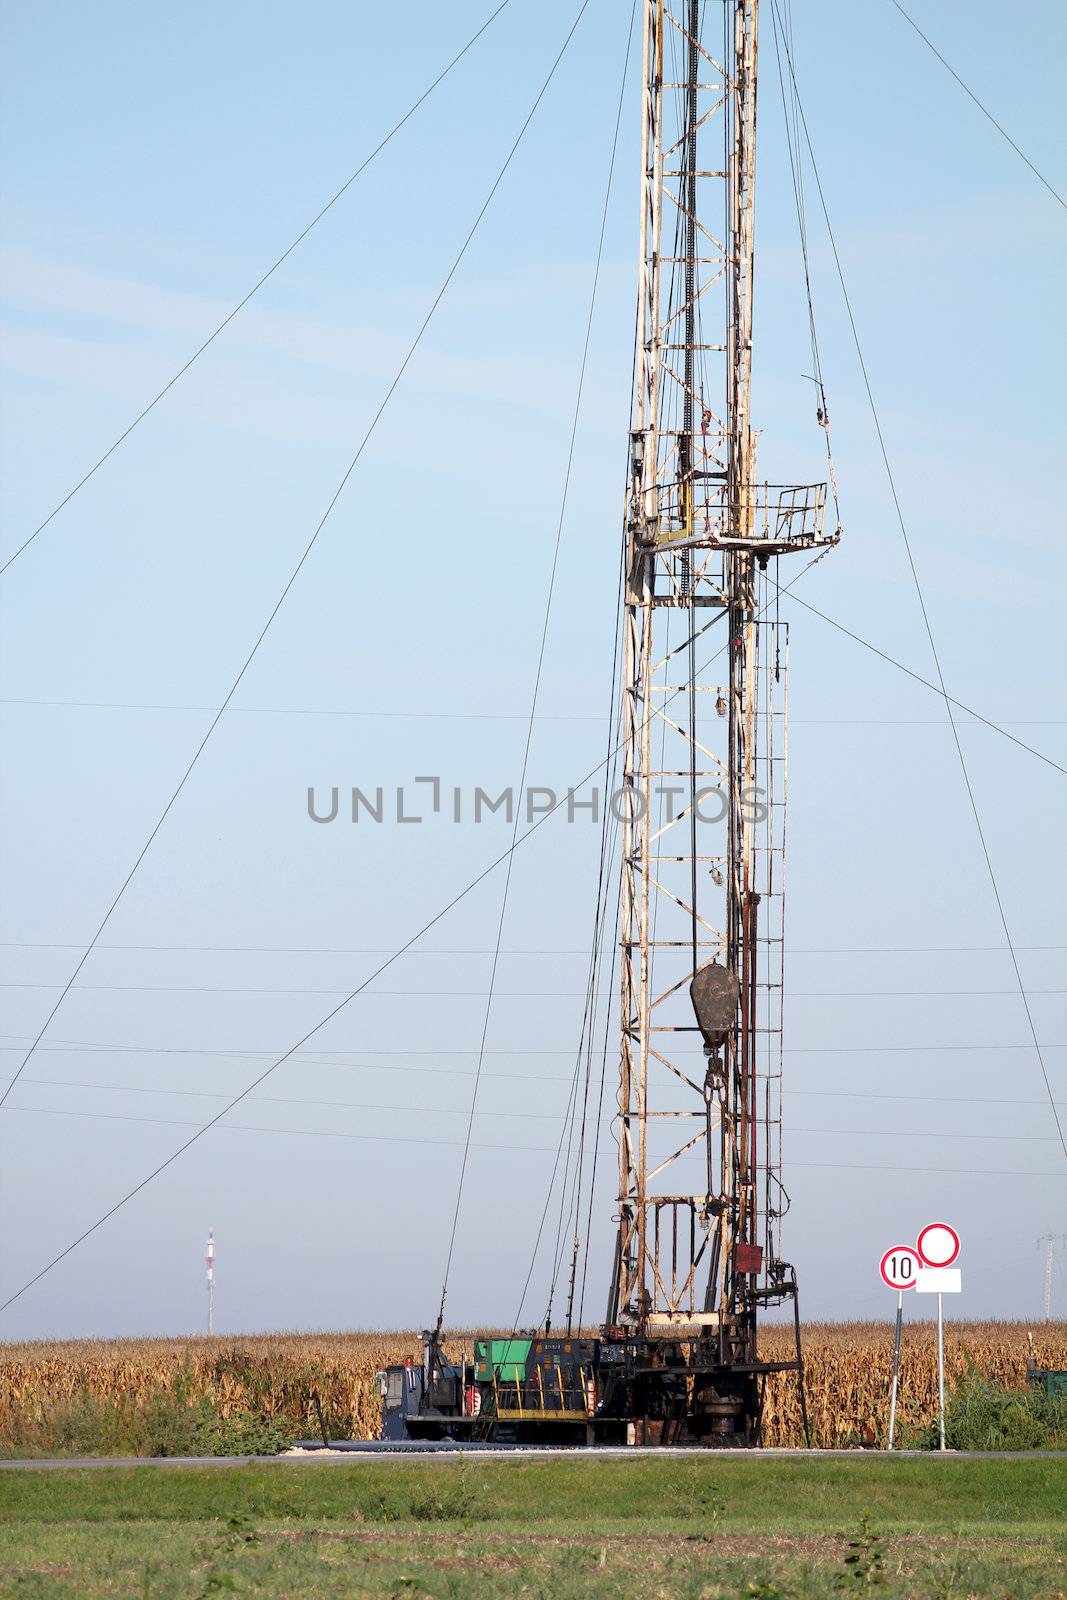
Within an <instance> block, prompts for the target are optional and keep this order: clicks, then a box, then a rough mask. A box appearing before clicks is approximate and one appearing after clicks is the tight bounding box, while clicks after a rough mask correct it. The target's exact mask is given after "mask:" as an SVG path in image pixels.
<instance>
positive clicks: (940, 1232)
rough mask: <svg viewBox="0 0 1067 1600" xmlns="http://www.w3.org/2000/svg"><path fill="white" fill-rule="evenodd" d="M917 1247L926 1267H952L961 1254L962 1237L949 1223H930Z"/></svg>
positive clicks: (916, 1242) (921, 1234) (921, 1235)
mask: <svg viewBox="0 0 1067 1600" xmlns="http://www.w3.org/2000/svg"><path fill="white" fill-rule="evenodd" d="M915 1247H916V1249H917V1250H918V1252H919V1255H920V1257H921V1258H922V1264H923V1266H924V1267H950V1266H951V1265H952V1263H953V1262H954V1261H955V1259H956V1257H957V1256H958V1255H959V1253H960V1236H959V1234H958V1233H957V1232H956V1230H955V1228H950V1227H949V1225H948V1223H947V1222H928V1223H927V1224H926V1227H925V1228H924V1229H923V1230H922V1232H921V1233H920V1234H919V1237H918V1239H917V1240H916V1241H915Z"/></svg>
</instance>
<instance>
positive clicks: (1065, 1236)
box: [1037, 1233, 1067, 1322]
mask: <svg viewBox="0 0 1067 1600" xmlns="http://www.w3.org/2000/svg"><path fill="white" fill-rule="evenodd" d="M1037 1242H1038V1245H1039V1246H1040V1245H1044V1246H1045V1321H1046V1322H1051V1321H1052V1252H1053V1250H1054V1249H1055V1247H1056V1246H1057V1245H1058V1244H1061V1245H1067V1233H1043V1234H1042V1235H1041V1237H1040V1239H1039V1240H1038V1241H1037Z"/></svg>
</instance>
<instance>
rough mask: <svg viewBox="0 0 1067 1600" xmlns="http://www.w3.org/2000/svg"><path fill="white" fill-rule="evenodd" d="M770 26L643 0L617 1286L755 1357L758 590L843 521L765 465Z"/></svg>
mask: <svg viewBox="0 0 1067 1600" xmlns="http://www.w3.org/2000/svg"><path fill="white" fill-rule="evenodd" d="M712 17H715V18H716V19H719V18H720V17H721V21H722V29H721V38H720V39H719V40H718V41H716V43H715V44H714V45H713V44H712V42H711V40H710V21H711V18H712ZM756 33H757V0H723V3H722V6H721V12H720V9H719V7H718V6H716V5H713V4H709V3H707V0H704V3H701V0H681V4H676V5H675V7H674V9H672V8H671V7H670V6H668V5H666V4H665V3H664V0H646V3H645V7H644V50H643V86H642V96H643V133H642V154H641V164H642V183H641V210H640V257H639V281H638V319H637V323H638V325H637V351H636V367H635V394H634V411H633V418H632V424H631V459H630V474H631V476H630V490H629V498H628V511H627V526H626V532H625V537H626V585H625V592H624V602H623V603H624V611H625V615H624V625H623V635H622V637H623V701H622V718H623V728H622V733H623V778H622V786H623V800H622V810H623V818H622V899H621V917H620V929H621V934H620V938H621V1032H622V1039H621V1052H620V1088H619V1108H620V1120H619V1237H618V1247H617V1252H616V1266H615V1273H614V1280H613V1284H612V1291H611V1297H610V1301H609V1307H608V1322H609V1323H610V1324H613V1325H622V1326H632V1327H636V1328H637V1329H638V1331H639V1332H641V1333H643V1334H645V1335H649V1336H654V1335H656V1334H664V1335H666V1334H673V1335H675V1336H684V1334H685V1333H686V1332H688V1333H689V1335H690V1336H693V1335H694V1334H696V1333H698V1332H701V1331H710V1330H714V1329H719V1330H720V1348H725V1345H724V1342H723V1340H724V1331H725V1330H727V1329H732V1328H733V1327H734V1326H735V1324H736V1322H737V1319H738V1316H739V1315H742V1314H743V1315H747V1316H748V1318H749V1332H748V1333H746V1334H745V1336H744V1340H743V1344H744V1348H743V1349H741V1348H740V1347H739V1346H737V1345H736V1344H735V1346H734V1347H733V1348H734V1358H735V1359H744V1358H745V1357H746V1356H747V1358H748V1359H751V1358H752V1354H753V1350H752V1337H751V1328H754V1318H753V1316H752V1315H751V1314H752V1313H753V1311H754V1306H755V1303H756V1302H755V1299H754V1296H755V1295H757V1294H758V1293H759V1290H760V1285H761V1282H762V1287H763V1289H766V1288H767V1287H768V1286H769V1285H771V1283H772V1282H773V1278H772V1274H773V1268H774V1263H775V1261H776V1260H777V1254H778V1245H777V1226H776V1225H777V1218H778V1215H779V1214H780V1211H781V1209H782V1204H781V1198H780V1197H781V1193H782V1191H781V1181H780V1172H779V1170H778V1168H779V1162H780V1138H779V1134H780V1123H781V1114H780V1105H779V1103H778V1101H777V1094H778V1088H779V1085H780V1076H781V1074H780V1058H779V1056H778V1054H777V1051H778V1046H779V1042H780V1034H781V1011H780V1007H781V986H780V981H778V982H777V983H776V981H775V977H774V973H773V972H772V970H771V967H772V964H774V963H778V964H780V960H781V896H782V889H783V879H782V864H783V859H784V810H783V806H784V787H783V784H782V782H781V780H783V779H784V770H785V769H784V760H783V757H784V750H783V749H782V739H783V738H784V703H783V697H784V672H783V661H784V652H783V649H782V644H781V640H780V638H779V630H778V629H777V626H776V625H774V624H771V623H768V622H766V621H762V620H761V619H760V610H761V605H760V601H759V596H758V593H757V591H758V588H759V582H760V573H761V570H762V568H763V567H765V566H766V564H767V562H768V560H770V559H772V558H776V557H777V556H779V555H781V554H784V553H786V552H788V551H790V550H795V549H805V548H811V547H812V546H814V545H816V544H819V543H823V542H832V540H826V539H825V537H824V533H823V526H822V510H823V505H824V502H825V486H823V485H808V486H802V487H799V488H790V489H786V490H777V489H775V490H772V489H771V488H770V487H769V486H767V485H763V486H762V487H761V486H759V485H758V484H757V482H756V474H755V462H754V450H753V439H752V431H751V424H750V409H749V395H750V385H751V353H752V301H753V215H754V211H753V208H754V192H755V191H754V184H755V134H756ZM712 219H718V220H717V221H715V222H713V221H712ZM720 234H721V235H722V237H721V238H720V237H719V235H720ZM833 538H836V533H835V534H834V535H833ZM679 625H681V630H682V632H683V637H682V638H681V639H679V638H678V632H679ZM701 636H704V640H703V644H706V645H708V646H715V645H718V646H721V647H722V648H721V653H720V656H719V658H718V659H719V665H718V666H717V667H716V669H715V677H716V679H717V681H715V682H705V681H704V680H703V678H702V677H701V676H700V675H699V674H698V671H697V667H696V645H697V640H698V638H701ZM703 644H702V648H703ZM757 790H762V791H763V792H764V794H763V797H762V798H761V797H760V796H758V795H757V793H756V791H757ZM711 962H717V963H719V964H721V966H722V967H724V968H725V969H726V971H727V972H728V973H729V974H732V976H733V979H734V980H736V991H737V1002H736V1014H735V1016H734V1018H733V1021H732V1023H731V1025H730V1026H729V1028H728V1029H727V1030H726V1031H725V1034H724V1036H723V1038H722V1040H721V1044H720V1045H719V1046H718V1047H717V1048H715V1049H711V1048H710V1047H708V1045H707V1044H706V1040H705V1037H704V1035H702V1033H701V1029H700V1028H699V1027H698V1025H697V1022H696V1019H695V1015H694V1010H693V1005H692V1003H691V1000H690V994H689V986H690V983H691V981H692V979H693V977H694V974H695V973H696V972H697V971H698V970H699V969H701V968H703V967H705V966H706V965H707V964H708V963H711ZM742 1247H743V1248H742ZM757 1250H760V1251H762V1258H761V1265H760V1266H756V1265H755V1260H756V1256H755V1252H756V1251H757ZM746 1252H747V1253H746ZM761 1273H762V1279H761Z"/></svg>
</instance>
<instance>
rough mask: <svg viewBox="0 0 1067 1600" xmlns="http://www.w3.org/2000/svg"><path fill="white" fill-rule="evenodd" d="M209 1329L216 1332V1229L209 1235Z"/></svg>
mask: <svg viewBox="0 0 1067 1600" xmlns="http://www.w3.org/2000/svg"><path fill="white" fill-rule="evenodd" d="M206 1259H207V1331H208V1334H209V1335H210V1334H212V1333H214V1332H215V1230H214V1228H209V1229H208V1235H207V1258H206Z"/></svg>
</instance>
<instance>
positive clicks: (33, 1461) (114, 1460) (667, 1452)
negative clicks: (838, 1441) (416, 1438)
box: [0, 1445, 1067, 1472]
mask: <svg viewBox="0 0 1067 1600" xmlns="http://www.w3.org/2000/svg"><path fill="white" fill-rule="evenodd" d="M412 1455H420V1456H462V1457H463V1458H464V1460H473V1461H552V1460H556V1459H558V1458H559V1457H560V1456H562V1455H566V1456H567V1457H568V1458H570V1457H572V1456H586V1457H589V1458H590V1459H592V1460H601V1461H610V1460H621V1459H624V1458H625V1459H627V1460H632V1459H633V1457H634V1456H659V1457H667V1458H670V1457H678V1456H703V1457H704V1458H705V1459H710V1458H713V1457H717V1456H746V1457H748V1459H749V1460H753V1461H761V1460H762V1461H766V1460H770V1459H772V1458H774V1459H777V1460H782V1459H788V1460H803V1459H805V1458H812V1459H815V1460H819V1461H825V1460H830V1459H839V1460H843V1461H901V1460H915V1461H919V1460H921V1461H939V1460H940V1461H988V1460H989V1459H990V1458H991V1457H993V1456H996V1457H997V1459H999V1460H1002V1461H1005V1460H1006V1461H1034V1460H1042V1459H1050V1460H1059V1461H1063V1460H1065V1459H1067V1456H1065V1455H1064V1452H1063V1451H1062V1450H1004V1451H993V1450H946V1451H945V1452H944V1453H943V1454H942V1453H941V1452H939V1451H936V1450H933V1451H931V1450H894V1451H892V1452H889V1451H885V1450H731V1449H712V1450H709V1449H705V1448H704V1447H703V1446H700V1445H675V1446H670V1447H667V1448H665V1447H663V1446H648V1447H643V1446H640V1445H617V1446H616V1445H590V1446H584V1445H583V1446H577V1447H575V1448H574V1449H567V1450H560V1449H555V1450H551V1449H537V1448H530V1447H528V1446H525V1445H514V1446H505V1447H503V1448H501V1447H499V1446H498V1447H497V1448H496V1449H495V1450H493V1449H491V1450H487V1449H484V1448H482V1447H476V1448H473V1449H460V1450H457V1449H455V1448H454V1447H453V1448H451V1449H450V1448H448V1447H447V1446H446V1447H445V1448H441V1447H437V1448H436V1449H426V1448H425V1447H423V1448H421V1449H416V1450H410V1449H409V1450H403V1449H401V1450H397V1449H396V1448H395V1447H394V1448H392V1449H387V1450H381V1449H378V1450H374V1449H372V1450H368V1449H366V1448H364V1449H352V1448H351V1447H349V1448H347V1449H345V1448H340V1449H331V1450H324V1449H323V1448H322V1446H321V1445H320V1446H318V1448H311V1449H307V1450H300V1449H294V1450H293V1451H292V1452H290V1453H287V1454H285V1455H280V1456H43V1457H38V1458H27V1459H23V1460H16V1461H0V1471H3V1472H11V1471H32V1472H48V1471H70V1470H77V1471H82V1470H94V1471H95V1470H97V1469H99V1468H106V1467H160V1468H167V1467H174V1468H178V1469H181V1468H183V1467H248V1466H274V1465H283V1466H284V1465H289V1466H292V1465H293V1464H294V1463H297V1464H303V1463H307V1464H311V1465H318V1466H336V1465H337V1464H338V1463H349V1464H354V1463H355V1462H359V1461H404V1460H407V1459H408V1458H409V1457H410V1456H412Z"/></svg>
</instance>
